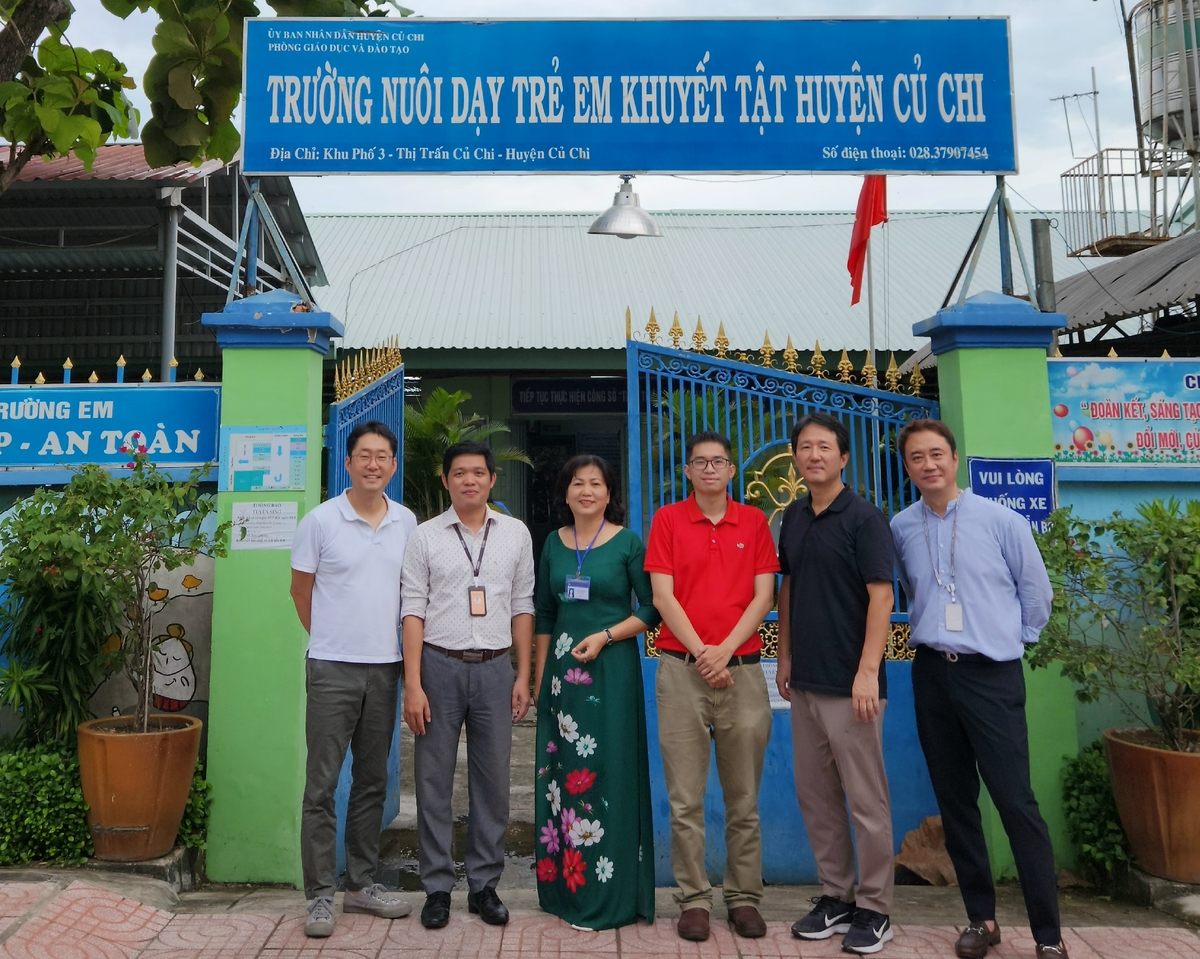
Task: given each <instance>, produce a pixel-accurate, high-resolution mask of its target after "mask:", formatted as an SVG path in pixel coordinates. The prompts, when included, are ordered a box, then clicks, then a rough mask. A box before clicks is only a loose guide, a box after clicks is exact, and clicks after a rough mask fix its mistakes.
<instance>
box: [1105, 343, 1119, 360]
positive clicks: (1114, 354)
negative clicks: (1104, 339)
mask: <svg viewBox="0 0 1200 959" xmlns="http://www.w3.org/2000/svg"><path fill="white" fill-rule="evenodd" d="M1104 355H1105V356H1107V357H1108V358H1109V359H1110V360H1115V359H1116V358H1117V348H1116V347H1115V346H1110V347H1109V348H1108V352H1107V353H1106V354H1104Z"/></svg>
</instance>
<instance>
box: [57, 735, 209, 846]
mask: <svg viewBox="0 0 1200 959" xmlns="http://www.w3.org/2000/svg"><path fill="white" fill-rule="evenodd" d="M201 725H202V724H201V722H200V720H199V719H196V718H195V717H193V716H151V717H150V732H147V733H142V732H129V731H128V730H129V729H130V727H132V726H133V717H131V716H120V717H114V718H111V719H92V720H89V721H88V722H86V723H83V724H82V725H81V726H80V727H79V778H80V779H81V780H82V783H83V798H84V801H85V802H86V803H87V804H88V827H89V828H90V829H91V832H92V844H93V845H94V846H95V847H96V858H97V859H109V860H114V861H116V862H139V861H140V860H143V859H155V858H157V857H158V856H165V855H166V854H167V853H168V852H170V851H171V849H172V847H173V846H174V845H175V836H176V834H177V833H178V832H179V823H180V820H182V819H183V811H184V809H185V808H186V807H187V798H188V792H189V791H190V790H191V786H192V775H193V773H194V772H195V770H196V756H197V754H198V753H199V751H200V728H201Z"/></svg>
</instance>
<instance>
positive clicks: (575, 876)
mask: <svg viewBox="0 0 1200 959" xmlns="http://www.w3.org/2000/svg"><path fill="white" fill-rule="evenodd" d="M562 871H563V879H565V880H566V882H567V888H568V889H569V890H571V892H575V891H577V890H578V889H579V887H580V886H583V885H586V884H587V880H586V878H585V877H584V873H585V872H586V871H587V863H586V862H584V861H583V856H582V855H581V854H580V853H579V852H577V851H576V850H574V849H568V850H567V851H566V852H564V853H563V870H562Z"/></svg>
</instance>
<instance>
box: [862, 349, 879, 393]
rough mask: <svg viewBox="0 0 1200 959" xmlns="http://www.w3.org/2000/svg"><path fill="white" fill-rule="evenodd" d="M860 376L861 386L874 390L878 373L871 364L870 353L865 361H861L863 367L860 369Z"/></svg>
mask: <svg viewBox="0 0 1200 959" xmlns="http://www.w3.org/2000/svg"><path fill="white" fill-rule="evenodd" d="M861 375H862V381H863V386H866V387H870V388H871V389H874V388H875V380H876V379H877V378H878V376H879V371H878V370H876V369H875V364H874V363H872V362H871V354H870V353H868V354H867V358H866V359H865V360H863V367H862V373H861Z"/></svg>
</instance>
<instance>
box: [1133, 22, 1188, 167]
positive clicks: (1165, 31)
mask: <svg viewBox="0 0 1200 959" xmlns="http://www.w3.org/2000/svg"><path fill="white" fill-rule="evenodd" d="M1129 18H1130V21H1131V22H1132V26H1133V49H1134V57H1135V62H1136V64H1137V80H1138V90H1137V96H1138V106H1139V108H1140V111H1141V122H1142V132H1143V133H1145V134H1146V136H1147V137H1148V138H1149V139H1151V140H1157V141H1159V142H1164V141H1165V143H1166V145H1167V146H1168V147H1173V148H1175V149H1197V148H1200V113H1198V111H1197V108H1196V104H1197V99H1198V98H1200V96H1198V94H1200V59H1198V58H1197V50H1196V47H1197V27H1198V26H1200V22H1198V21H1200V0H1142V2H1141V3H1139V4H1138V5H1137V6H1135V7H1134V8H1133V10H1132V11H1131V12H1130V14H1129ZM1181 51H1182V53H1181ZM1184 71H1186V74H1185V72H1184ZM1164 78H1165V82H1164ZM1185 110H1186V111H1187V113H1188V114H1190V116H1191V124H1190V126H1191V138H1190V139H1191V142H1190V143H1189V142H1188V139H1189V138H1188V135H1187V134H1188V122H1187V114H1185V112H1184V111H1185ZM1164 114H1165V115H1164Z"/></svg>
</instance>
